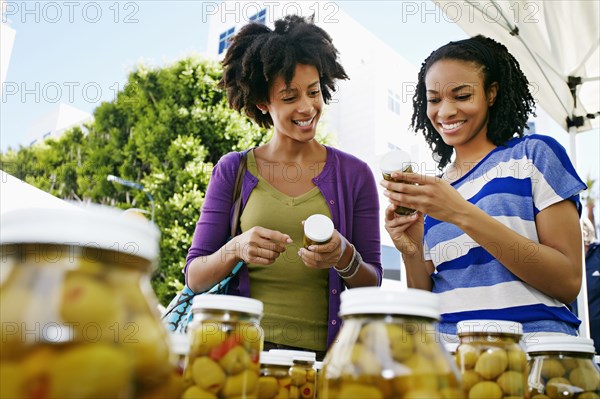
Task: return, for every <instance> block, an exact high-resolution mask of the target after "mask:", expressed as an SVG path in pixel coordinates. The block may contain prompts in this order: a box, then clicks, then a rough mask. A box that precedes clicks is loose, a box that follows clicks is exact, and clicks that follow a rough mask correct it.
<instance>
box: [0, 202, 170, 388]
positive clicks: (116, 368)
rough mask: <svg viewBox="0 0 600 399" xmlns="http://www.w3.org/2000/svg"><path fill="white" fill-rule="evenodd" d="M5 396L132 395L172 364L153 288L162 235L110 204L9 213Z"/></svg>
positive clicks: (1, 295)
mask: <svg viewBox="0 0 600 399" xmlns="http://www.w3.org/2000/svg"><path fill="white" fill-rule="evenodd" d="M0 223H1V230H2V244H1V246H0V250H1V252H2V253H1V259H2V260H1V266H0V268H1V269H2V290H1V292H0V307H1V309H0V322H1V324H2V329H1V336H0V376H1V379H2V382H1V384H0V385H1V393H0V397H3V398H4V397H37V398H46V397H48V398H92V397H111V398H130V397H141V396H146V395H148V396H150V395H152V394H154V393H155V392H158V391H161V390H162V387H163V384H164V382H165V381H167V380H169V378H170V375H171V372H172V367H171V364H170V361H169V358H170V353H169V346H168V340H167V332H166V330H165V328H164V326H163V325H162V323H161V322H160V318H159V314H158V310H157V305H158V301H157V300H156V297H154V295H153V291H152V288H151V286H150V274H151V272H152V271H153V270H154V267H155V266H156V259H157V257H158V248H159V247H158V238H159V232H158V229H157V228H156V227H155V226H154V225H153V224H151V223H150V222H149V221H146V220H142V219H140V218H131V217H128V216H126V215H123V213H122V212H120V211H117V210H115V209H107V208H103V207H90V208H85V209H84V208H76V207H74V206H73V207H65V208H64V209H56V208H54V209H44V208H29V209H20V210H15V211H11V212H6V213H3V214H2V218H1V221H0Z"/></svg>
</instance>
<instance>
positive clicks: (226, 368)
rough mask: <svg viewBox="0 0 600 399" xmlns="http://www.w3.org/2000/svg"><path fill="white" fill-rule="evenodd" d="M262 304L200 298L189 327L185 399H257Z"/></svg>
mask: <svg viewBox="0 0 600 399" xmlns="http://www.w3.org/2000/svg"><path fill="white" fill-rule="evenodd" d="M262 311H263V303H262V302H261V301H259V300H256V299H252V298H244V297H238V296H231V295H197V296H196V297H194V300H193V303H192V314H193V319H192V322H191V323H190V325H189V326H188V334H189V335H190V341H191V347H190V351H189V354H188V359H187V362H186V364H187V367H186V370H185V372H184V384H185V387H186V390H185V391H184V393H183V397H184V398H197V397H201V398H219V399H229V398H246V397H256V392H257V389H258V378H259V374H260V361H259V359H260V352H261V350H262V348H263V341H264V336H263V330H262V328H261V327H260V319H261V317H262Z"/></svg>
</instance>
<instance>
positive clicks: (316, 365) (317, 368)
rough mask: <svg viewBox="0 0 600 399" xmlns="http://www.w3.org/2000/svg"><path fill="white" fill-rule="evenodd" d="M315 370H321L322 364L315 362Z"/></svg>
mask: <svg viewBox="0 0 600 399" xmlns="http://www.w3.org/2000/svg"><path fill="white" fill-rule="evenodd" d="M315 369H316V370H322V369H323V362H319V361H316V362H315Z"/></svg>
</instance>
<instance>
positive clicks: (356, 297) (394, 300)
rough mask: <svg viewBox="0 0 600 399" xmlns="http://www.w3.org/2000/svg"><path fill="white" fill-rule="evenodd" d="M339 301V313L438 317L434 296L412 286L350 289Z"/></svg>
mask: <svg viewBox="0 0 600 399" xmlns="http://www.w3.org/2000/svg"><path fill="white" fill-rule="evenodd" d="M341 301H342V304H341V306H340V316H348V315H356V314H395V315H407V316H421V317H429V318H431V319H436V320H439V318H440V310H439V299H438V296H437V295H436V294H434V293H431V292H428V291H424V290H418V289H414V288H407V289H405V290H402V291H399V290H386V289H382V288H379V287H363V288H352V289H349V290H346V291H344V292H342V294H341Z"/></svg>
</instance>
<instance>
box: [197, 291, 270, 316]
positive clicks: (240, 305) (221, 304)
mask: <svg viewBox="0 0 600 399" xmlns="http://www.w3.org/2000/svg"><path fill="white" fill-rule="evenodd" d="M202 310H227V311H231V312H240V313H249V314H253V315H256V316H262V312H263V303H262V302H261V301H259V300H258V299H253V298H246V297H243V296H235V295H213V294H205V295H196V296H195V297H194V300H193V302H192V312H194V313H197V312H201V311H202Z"/></svg>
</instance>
